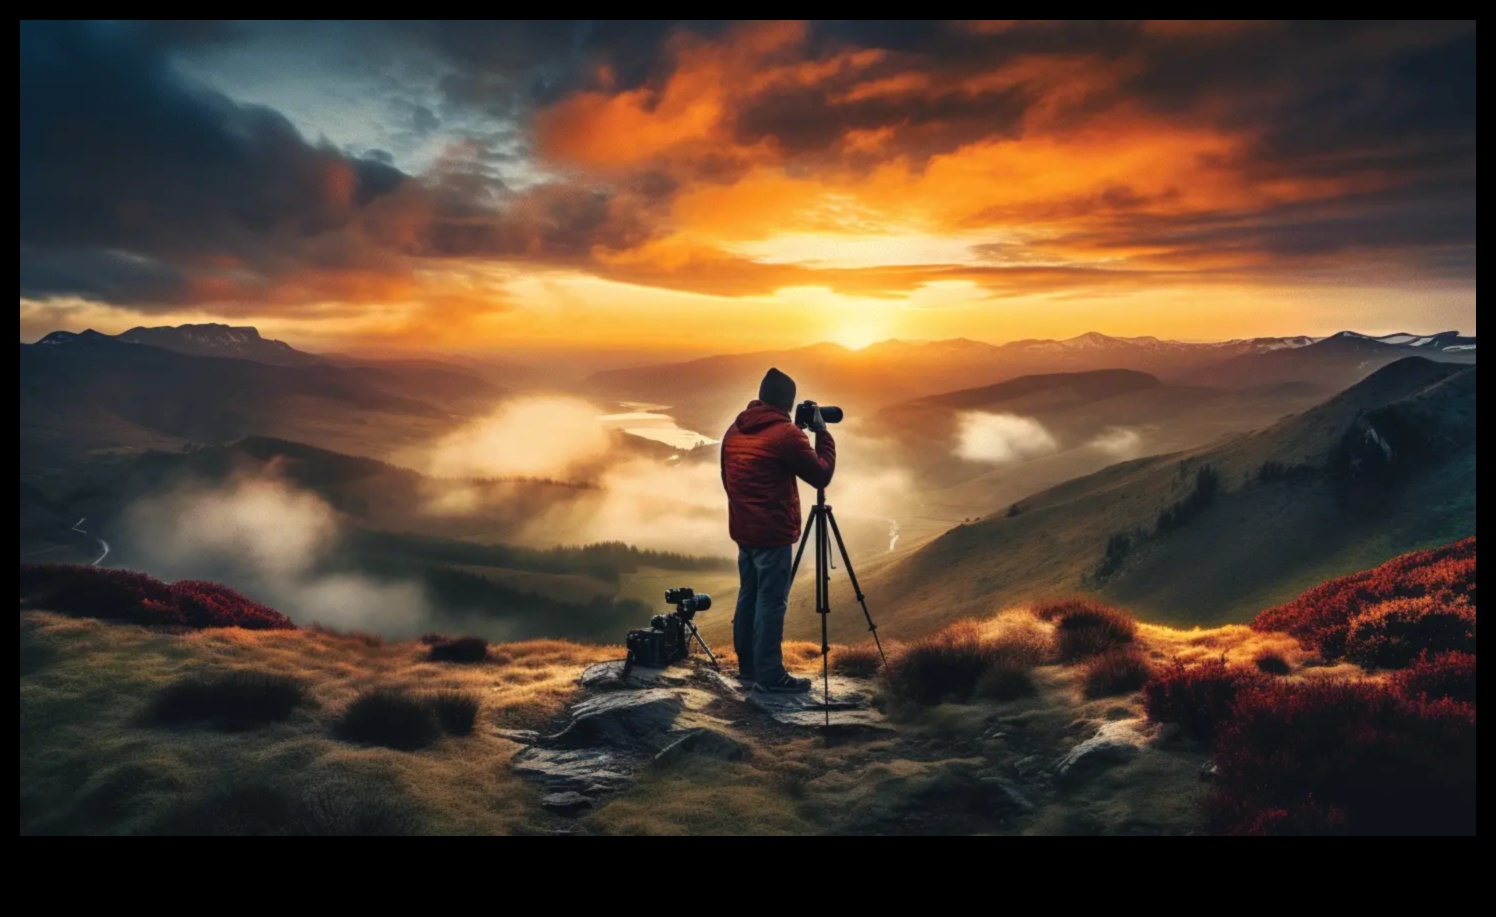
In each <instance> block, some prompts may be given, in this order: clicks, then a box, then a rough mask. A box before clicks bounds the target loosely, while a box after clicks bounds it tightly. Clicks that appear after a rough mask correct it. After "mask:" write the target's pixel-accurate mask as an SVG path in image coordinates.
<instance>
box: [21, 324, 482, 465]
mask: <svg viewBox="0 0 1496 917" xmlns="http://www.w3.org/2000/svg"><path fill="white" fill-rule="evenodd" d="M20 389H21V398H20V416H21V464H22V466H23V469H25V468H33V469H34V468H36V467H39V466H48V465H52V464H55V463H57V462H65V461H69V460H74V459H83V458H85V457H86V456H87V455H88V454H89V453H90V452H91V451H92V450H96V449H105V448H121V447H123V448H145V447H149V448H159V447H163V446H171V445H174V444H178V443H182V442H223V441H227V440H232V439H237V438H239V437H242V436H246V435H250V434H263V435H284V436H295V437H300V438H304V439H310V440H312V441H314V442H319V443H324V444H327V445H336V446H341V447H344V448H353V446H354V445H357V444H358V442H359V440H370V442H369V443H368V445H366V446H363V447H361V448H356V449H354V451H361V452H366V453H367V452H371V451H372V452H380V451H381V450H382V448H383V446H384V445H387V441H388V438H389V436H390V434H391V429H390V428H386V429H384V430H375V429H374V428H372V427H371V426H370V421H371V418H373V417H376V416H377V417H380V418H381V419H382V420H383V421H384V422H385V423H390V422H391V421H394V422H395V423H396V424H397V426H403V427H405V428H408V429H411V430H426V431H432V430H437V429H441V428H443V427H444V426H449V425H450V418H452V417H453V416H454V415H459V414H462V413H463V412H465V411H468V410H471V409H477V408H481V407H486V406H488V405H490V404H492V402H493V401H494V400H495V399H497V398H500V397H502V396H503V395H504V390H503V389H501V388H498V387H497V386H494V385H492V384H491V383H489V382H486V381H484V380H482V379H479V378H478V377H477V376H474V375H471V374H469V373H465V372H463V371H461V370H459V369H457V368H455V367H450V366H445V365H442V364H427V363H419V362H408V363H407V362H392V363H390V364H388V365H385V364H381V363H369V364H361V365H338V364H335V363H333V362H331V361H329V360H327V359H324V358H321V357H317V356H314V355H312V354H307V353H304V352H302V351H298V350H296V349H294V348H292V347H290V346H289V345H287V344H284V343H283V342H280V341H272V340H267V339H265V338H262V337H261V336H260V335H259V333H258V332H257V331H256V330H255V329H253V328H231V327H229V326H227V325H187V326H183V327H181V328H136V329H132V330H131V331H127V332H125V333H124V334H120V335H107V334H101V333H99V332H97V331H92V330H89V331H83V332H79V333H73V332H69V331H56V332H53V333H51V334H49V335H47V336H46V337H44V338H42V339H41V340H39V341H38V342H36V343H35V344H21V345H20ZM403 435H408V434H403Z"/></svg>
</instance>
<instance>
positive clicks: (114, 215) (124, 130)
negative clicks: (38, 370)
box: [20, 22, 404, 300]
mask: <svg viewBox="0 0 1496 917" xmlns="http://www.w3.org/2000/svg"><path fill="white" fill-rule="evenodd" d="M174 40H179V39H174ZM162 42H163V38H162V33H161V30H160V29H159V27H155V26H153V27H151V28H146V29H143V30H142V29H137V28H136V27H134V26H131V25H129V24H124V23H111V24H87V23H74V22H66V23H33V22H26V23H22V25H21V41H20V83H21V87H20V237H21V243H22V250H21V254H22V278H23V291H22V292H23V293H25V292H27V291H26V289H25V283H26V278H27V276H28V274H29V275H30V276H31V277H32V278H33V280H34V279H35V278H38V277H43V278H46V279H47V286H48V287H50V288H52V289H54V290H61V289H63V288H65V287H67V286H68V282H67V279H66V276H65V274H66V273H67V272H69V271H70V270H72V271H74V272H75V273H76V280H75V281H74V282H73V284H74V289H75V290H76V291H78V292H91V291H96V290H99V289H100V288H101V285H104V286H106V287H107V288H108V289H109V292H110V294H111V296H113V297H118V298H122V299H125V300H133V299H137V298H150V297H154V296H160V297H171V296H173V295H174V294H177V293H179V292H180V289H181V279H180V278H181V272H180V271H173V270H156V269H151V270H140V269H137V268H138V265H140V264H142V263H146V262H147V261H151V260H154V261H158V262H177V263H178V264H179V265H184V266H185V265H192V264H200V263H202V262H203V261H205V260H210V259H211V260H222V259H230V260H232V261H234V262H237V263H239V264H242V265H243V266H246V267H250V268H253V267H256V266H267V265H270V264H273V263H275V262H279V261H283V260H292V261H294V260H297V259H298V257H299V245H300V243H301V242H303V241H304V240H306V239H308V238H312V237H316V236H319V235H325V234H328V233H331V232H334V231H336V230H338V229H340V228H342V227H345V226H347V225H348V224H349V223H350V222H351V221H353V220H354V219H355V218H356V216H357V214H358V211H359V210H360V209H361V208H363V207H365V206H367V205H369V204H370V203H372V202H373V201H375V200H376V199H378V198H379V197H381V196H383V195H386V194H389V193H390V192H392V191H394V190H395V189H396V188H398V187H399V186H400V184H401V183H402V181H403V180H404V176H402V175H401V174H400V173H399V172H398V171H397V170H395V169H394V168H392V167H391V166H389V165H387V164H384V163H380V162H377V161H373V160H353V159H349V158H347V157H345V156H343V155H342V154H340V153H339V152H337V151H336V150H332V149H319V148H316V147H312V146H309V145H307V144H306V142H305V141H303V140H302V139H301V136H300V135H299V134H298V133H297V132H296V130H295V128H294V127H292V125H291V124H290V122H288V121H287V120H286V119H285V118H284V117H282V116H280V115H279V114H277V113H276V112H274V111H271V110H269V109H266V108H260V107H253V106H241V105H237V104H235V103H233V102H231V101H229V100H228V99H225V98H223V97H221V96H218V95H215V94H213V93H210V92H207V91H203V90H201V89H194V88H192V87H189V86H187V85H185V84H183V83H181V82H179V81H178V80H177V79H176V78H175V77H174V75H173V74H172V72H171V70H170V69H169V67H168V66H167V64H166V60H165V57H164V56H163V54H162ZM119 252H127V253H131V255H132V256H133V258H125V259H124V260H121V259H122V256H120V255H119V254H118V253H119ZM28 259H30V260H31V261H32V262H33V264H31V265H28V263H27V262H28ZM137 259H139V260H137ZM95 272H98V273H95Z"/></svg>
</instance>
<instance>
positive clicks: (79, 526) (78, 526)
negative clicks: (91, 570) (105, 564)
mask: <svg viewBox="0 0 1496 917" xmlns="http://www.w3.org/2000/svg"><path fill="white" fill-rule="evenodd" d="M87 521H88V517H87V516H84V517H83V518H82V519H79V520H78V521H77V522H74V523H73V531H75V532H77V533H78V534H79V535H88V533H87V532H85V531H83V523H85V522H87ZM89 537H92V538H93V540H94V541H97V542H98V543H99V551H100V553H99V556H98V557H95V558H94V559H93V563H92V564H91V566H95V567H97V566H98V565H99V563H100V562H101V561H103V559H104V558H106V557H108V556H109V542H107V541H105V540H104V539H102V538H99V537H96V536H89Z"/></svg>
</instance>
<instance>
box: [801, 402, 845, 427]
mask: <svg viewBox="0 0 1496 917" xmlns="http://www.w3.org/2000/svg"><path fill="white" fill-rule="evenodd" d="M818 407H819V408H820V409H821V420H823V421H825V422H826V423H841V420H842V409H841V408H839V407H835V406H833V405H829V404H820V405H818V404H816V403H815V402H814V401H802V402H800V403H799V404H797V405H795V426H797V427H799V428H800V429H802V430H804V429H805V428H806V427H808V426H810V422H811V421H812V420H814V419H815V416H816V408H818Z"/></svg>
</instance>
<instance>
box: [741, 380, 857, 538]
mask: <svg viewBox="0 0 1496 917" xmlns="http://www.w3.org/2000/svg"><path fill="white" fill-rule="evenodd" d="M835 470H836V441H835V440H833V439H832V438H831V433H830V432H829V431H825V430H823V431H821V432H819V433H817V434H816V445H815V448H814V449H812V448H811V447H810V440H809V439H808V438H807V437H806V435H805V434H804V433H803V432H801V431H800V428H799V427H797V426H795V424H794V421H792V420H791V419H790V414H789V412H788V411H786V410H784V409H783V408H778V407H775V406H774V405H772V404H766V403H764V402H762V401H758V400H754V401H750V402H748V407H747V408H745V409H744V410H743V413H741V414H739V415H738V419H737V420H735V421H733V424H732V426H730V427H728V428H727V432H726V433H725V434H723V436H722V486H723V488H725V489H726V490H727V520H728V521H727V528H728V533H729V534H730V535H731V536H732V540H733V541H735V542H737V543H738V544H739V545H740V546H742V547H745V548H776V547H780V546H782V545H787V544H794V543H795V542H797V541H799V540H800V522H801V520H800V490H799V488H798V487H797V486H796V484H795V479H796V478H797V477H798V478H799V479H800V480H802V481H804V482H805V483H807V484H809V485H810V486H811V487H825V486H826V485H827V484H830V483H831V474H832V472H833V471H835Z"/></svg>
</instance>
